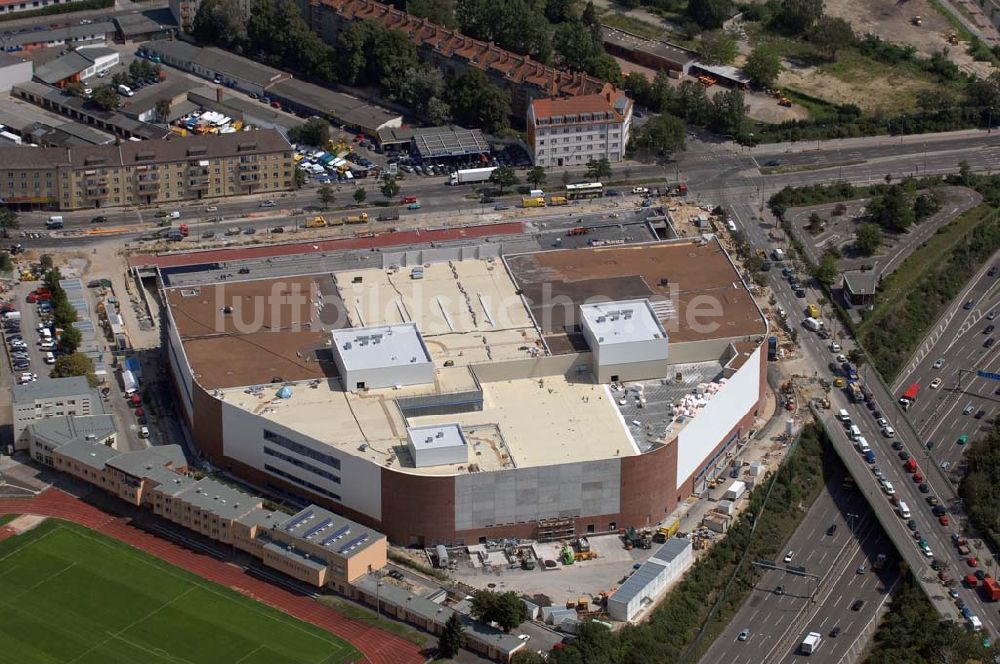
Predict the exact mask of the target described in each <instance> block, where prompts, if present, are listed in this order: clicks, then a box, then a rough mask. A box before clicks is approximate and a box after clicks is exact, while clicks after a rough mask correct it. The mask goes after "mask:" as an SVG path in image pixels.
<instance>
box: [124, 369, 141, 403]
mask: <svg viewBox="0 0 1000 664" xmlns="http://www.w3.org/2000/svg"><path fill="white" fill-rule="evenodd" d="M122 388H123V390H124V392H125V396H126V397H130V396H132V395H133V394H135V393H136V392H138V391H139V382H138V381H137V380H136V379H135V374H134V373H132V372H131V371H129V370H128V369H126V370H125V371H122Z"/></svg>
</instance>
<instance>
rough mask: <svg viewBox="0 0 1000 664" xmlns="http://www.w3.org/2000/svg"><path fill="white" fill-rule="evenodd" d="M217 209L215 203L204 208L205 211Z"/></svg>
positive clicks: (215, 210)
mask: <svg viewBox="0 0 1000 664" xmlns="http://www.w3.org/2000/svg"><path fill="white" fill-rule="evenodd" d="M218 211H219V208H218V207H216V206H215V205H209V206H208V207H207V208H205V212H218Z"/></svg>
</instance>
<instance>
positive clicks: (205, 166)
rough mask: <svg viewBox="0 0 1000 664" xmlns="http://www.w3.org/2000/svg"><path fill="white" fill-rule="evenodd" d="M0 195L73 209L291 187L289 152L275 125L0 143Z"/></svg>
mask: <svg viewBox="0 0 1000 664" xmlns="http://www.w3.org/2000/svg"><path fill="white" fill-rule="evenodd" d="M0 163H2V164H4V165H5V166H4V168H3V169H2V170H0V197H2V198H3V200H4V201H5V202H6V204H7V205H12V206H17V207H22V208H46V209H55V210H77V209H81V208H95V207H104V206H122V205H155V204H161V203H171V202H179V201H186V200H198V199H202V198H217V197H222V196H236V195H241V194H257V193H266V192H277V191H289V190H291V189H292V187H293V186H294V178H293V168H294V161H293V152H292V148H291V145H290V144H289V143H288V140H287V139H286V138H285V137H284V136H283V135H282V134H281V133H280V132H278V131H275V130H273V129H262V130H259V131H252V132H237V133H232V134H218V135H214V134H208V135H205V136H190V137H184V138H182V137H173V138H171V139H170V140H153V141H140V142H133V141H129V142H125V143H121V144H120V145H95V146H86V147H71V148H30V147H9V148H0Z"/></svg>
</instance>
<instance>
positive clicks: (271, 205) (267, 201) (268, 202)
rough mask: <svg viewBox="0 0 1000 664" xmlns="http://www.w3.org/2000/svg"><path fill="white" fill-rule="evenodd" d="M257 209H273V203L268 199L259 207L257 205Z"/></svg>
mask: <svg viewBox="0 0 1000 664" xmlns="http://www.w3.org/2000/svg"><path fill="white" fill-rule="evenodd" d="M258 207H263V208H273V207H274V201H272V200H270V199H268V200H266V201H261V202H260V205H258Z"/></svg>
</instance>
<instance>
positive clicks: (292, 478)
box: [264, 464, 340, 502]
mask: <svg viewBox="0 0 1000 664" xmlns="http://www.w3.org/2000/svg"><path fill="white" fill-rule="evenodd" d="M264 470H266V471H267V472H269V473H272V474H274V475H277V476H278V477H283V478H285V479H286V480H288V481H289V482H292V483H293V484H298V485H299V486H302V487H305V488H306V489H309V490H310V491H312V492H313V493H317V494H319V495H321V496H327V497H328V498H333V499H334V500H336V501H337V502H340V496H338V495H337V494H335V493H333V492H332V491H327V490H326V489H324V488H323V487H320V486H316V485H315V484H313V483H312V482H309V481H308V480H304V479H302V478H301V477H296V476H295V475H292V474H291V473H288V472H285V471H284V470H282V469H281V468H275V467H274V466H272V465H270V464H264Z"/></svg>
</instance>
